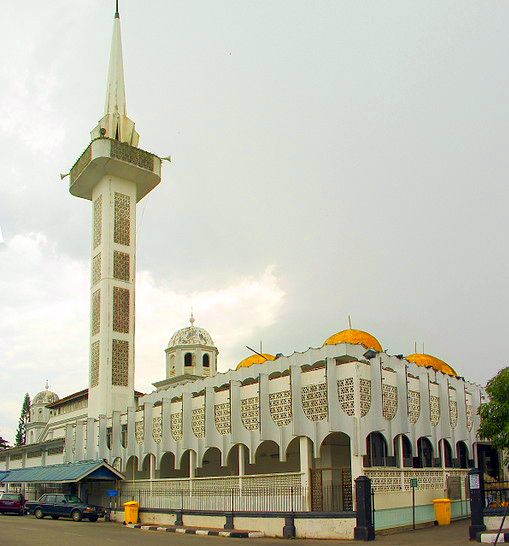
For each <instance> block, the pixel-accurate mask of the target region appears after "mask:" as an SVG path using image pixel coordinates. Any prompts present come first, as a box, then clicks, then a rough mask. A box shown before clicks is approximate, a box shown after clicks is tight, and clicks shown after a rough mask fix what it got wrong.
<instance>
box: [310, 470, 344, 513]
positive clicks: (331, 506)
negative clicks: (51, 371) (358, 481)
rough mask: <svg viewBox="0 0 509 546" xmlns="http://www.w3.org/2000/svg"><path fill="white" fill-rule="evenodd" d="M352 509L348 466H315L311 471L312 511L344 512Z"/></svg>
mask: <svg viewBox="0 0 509 546" xmlns="http://www.w3.org/2000/svg"><path fill="white" fill-rule="evenodd" d="M352 509H353V505H352V473H351V471H350V468H317V469H315V470H312V471H311V510H312V511H313V512H345V511H350V510H352Z"/></svg>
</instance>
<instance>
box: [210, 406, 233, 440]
mask: <svg viewBox="0 0 509 546" xmlns="http://www.w3.org/2000/svg"><path fill="white" fill-rule="evenodd" d="M214 421H215V422H216V428H217V431H218V432H219V434H230V432H231V423H230V402H224V403H223V404H215V405H214Z"/></svg>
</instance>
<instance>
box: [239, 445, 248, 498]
mask: <svg viewBox="0 0 509 546" xmlns="http://www.w3.org/2000/svg"><path fill="white" fill-rule="evenodd" d="M237 448H238V457H239V494H240V496H241V497H242V476H244V474H245V465H244V453H245V449H246V446H245V445H244V444H239V445H238V446H237Z"/></svg>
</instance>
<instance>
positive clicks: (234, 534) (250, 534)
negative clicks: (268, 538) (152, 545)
mask: <svg viewBox="0 0 509 546" xmlns="http://www.w3.org/2000/svg"><path fill="white" fill-rule="evenodd" d="M125 526H126V527H129V528H131V529H141V530H143V531H162V532H164V533H182V534H186V535H202V536H215V537H217V536H220V537H227V538H262V537H263V536H265V535H264V534H263V533H262V532H260V531H235V529H233V530H231V531H220V530H219V529H193V528H186V527H175V526H171V525H170V526H168V527H160V526H158V525H141V524H134V523H126V524H125Z"/></svg>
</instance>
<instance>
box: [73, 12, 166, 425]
mask: <svg viewBox="0 0 509 546" xmlns="http://www.w3.org/2000/svg"><path fill="white" fill-rule="evenodd" d="M91 137H92V142H91V143H90V144H89V145H88V147H87V149H86V150H85V151H84V152H83V154H82V155H81V156H80V157H79V159H78V160H77V161H76V163H75V164H74V166H73V167H72V169H71V172H70V185H69V191H70V192H71V194H72V195H75V196H76V197H82V198H83V199H88V200H90V201H92V245H91V246H92V249H91V250H92V256H91V258H92V259H91V263H92V267H91V269H92V272H91V281H90V286H91V288H90V297H91V314H90V375H89V391H88V393H89V394H88V414H89V417H98V416H99V415H111V413H112V412H113V411H125V410H126V408H127V407H129V406H132V405H133V404H134V330H135V329H134V326H135V309H134V295H135V276H136V203H137V202H138V201H140V200H141V199H143V197H145V195H147V193H149V192H150V191H151V190H153V189H154V188H155V187H156V186H157V184H159V182H160V181H161V159H160V158H159V157H157V156H156V155H154V154H151V153H149V152H145V151H143V150H140V149H139V148H138V140H139V135H138V133H137V132H136V131H135V128H134V123H133V121H131V120H130V119H129V118H128V117H127V110H126V100H125V87H124V68H123V60H122V42H121V36H120V16H119V13H118V8H117V10H116V12H115V18H114V22H113V38H112V42H111V52H110V65H109V71H108V83H107V88H106V105H105V111H104V117H103V118H102V119H101V120H100V121H99V124H98V125H97V127H96V128H95V129H94V130H93V131H92V132H91Z"/></svg>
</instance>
